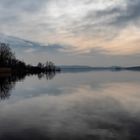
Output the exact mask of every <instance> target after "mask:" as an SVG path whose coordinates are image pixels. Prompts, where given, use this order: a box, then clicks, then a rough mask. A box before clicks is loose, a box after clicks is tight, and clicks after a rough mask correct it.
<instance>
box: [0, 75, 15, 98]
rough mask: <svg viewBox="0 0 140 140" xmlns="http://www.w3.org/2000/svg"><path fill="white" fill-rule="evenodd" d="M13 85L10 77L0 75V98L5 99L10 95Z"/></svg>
mask: <svg viewBox="0 0 140 140" xmlns="http://www.w3.org/2000/svg"><path fill="white" fill-rule="evenodd" d="M14 86H15V82H11V78H10V77H0V98H1V99H2V100H3V99H6V98H8V97H9V96H10V91H11V90H12V88H13V87H14Z"/></svg>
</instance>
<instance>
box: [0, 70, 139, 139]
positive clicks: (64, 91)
mask: <svg viewBox="0 0 140 140" xmlns="http://www.w3.org/2000/svg"><path fill="white" fill-rule="evenodd" d="M0 97H1V101H0V140H48V139H49V140H66V139H67V140H140V72H128V71H122V72H107V71H106V72H105V71H104V72H103V71H102V72H101V71H100V72H81V73H61V74H57V75H56V76H54V75H51V76H50V77H49V76H47V77H43V76H41V75H40V76H29V77H28V76H27V77H26V78H25V79H22V78H21V79H20V80H19V79H16V78H15V79H14V80H13V79H12V80H11V79H10V78H5V77H3V78H2V77H1V78H0Z"/></svg>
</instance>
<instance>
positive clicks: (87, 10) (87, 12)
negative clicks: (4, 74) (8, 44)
mask: <svg viewBox="0 0 140 140" xmlns="http://www.w3.org/2000/svg"><path fill="white" fill-rule="evenodd" d="M13 1H14V2H13ZM139 9H140V2H139V0H133V1H130V0H113V1H110V0H94V1H93V0H81V1H76V0H60V1H56V0H51V1H50V0H25V1H19V0H1V5H0V25H1V26H0V30H1V32H3V33H6V34H8V35H14V36H18V37H21V38H25V39H27V40H32V41H35V42H42V43H44V44H48V43H49V44H65V45H64V47H62V48H59V47H60V46H59V45H58V46H55V47H58V50H59V51H63V52H70V53H74V54H83V53H91V52H92V51H93V50H99V52H101V53H102V54H103V53H105V54H107V53H108V54H107V55H119V54H121V55H133V54H136V53H138V52H140V49H139V48H138V46H139V45H140V42H139V38H138V35H139V34H138V33H139V32H140V31H139V15H140V10H139ZM126 31H127V33H126ZM132 33H133V34H132ZM132 35H133V37H131V36H132ZM127 38H129V39H130V40H128V39H127ZM118 39H119V42H118ZM61 46H63V45H61ZM65 46H67V47H65ZM98 46H99V49H97V47H98ZM52 48H54V47H52Z"/></svg>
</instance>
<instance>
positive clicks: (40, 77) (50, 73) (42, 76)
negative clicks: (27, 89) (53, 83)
mask: <svg viewBox="0 0 140 140" xmlns="http://www.w3.org/2000/svg"><path fill="white" fill-rule="evenodd" d="M54 76H55V72H47V73H45V74H44V73H40V74H38V78H39V79H42V78H44V77H45V78H46V79H47V80H51V79H53V78H54Z"/></svg>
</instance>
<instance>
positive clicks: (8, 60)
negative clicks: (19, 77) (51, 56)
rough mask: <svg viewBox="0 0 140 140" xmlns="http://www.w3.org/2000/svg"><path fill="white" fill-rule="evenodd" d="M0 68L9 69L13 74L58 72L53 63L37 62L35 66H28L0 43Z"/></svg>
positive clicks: (5, 45)
mask: <svg viewBox="0 0 140 140" xmlns="http://www.w3.org/2000/svg"><path fill="white" fill-rule="evenodd" d="M0 68H9V69H11V71H12V72H15V73H27V74H28V73H31V74H38V73H45V72H55V71H60V68H58V67H56V66H55V65H54V63H53V62H50V61H47V62H46V63H45V64H42V63H41V62H39V63H38V64H37V65H36V66H32V65H28V64H26V63H25V62H23V61H20V60H18V59H16V57H15V53H13V52H12V50H11V48H10V47H9V44H6V43H0Z"/></svg>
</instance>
